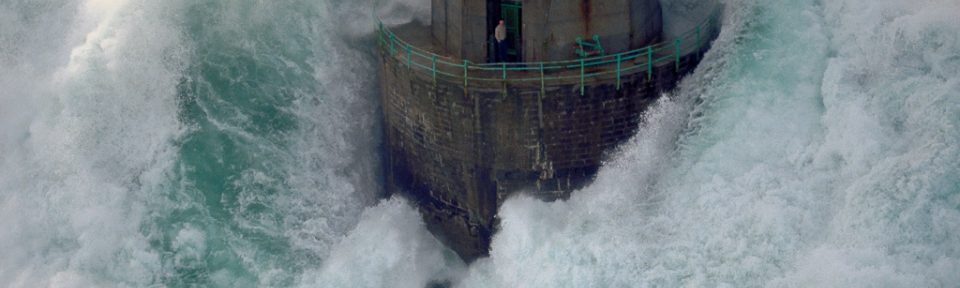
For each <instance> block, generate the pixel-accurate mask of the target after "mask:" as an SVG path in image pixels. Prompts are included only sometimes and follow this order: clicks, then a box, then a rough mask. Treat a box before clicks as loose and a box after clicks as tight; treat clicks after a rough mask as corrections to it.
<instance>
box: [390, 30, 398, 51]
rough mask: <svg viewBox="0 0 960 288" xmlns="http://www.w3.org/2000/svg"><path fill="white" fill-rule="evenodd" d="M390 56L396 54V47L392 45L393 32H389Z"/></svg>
mask: <svg viewBox="0 0 960 288" xmlns="http://www.w3.org/2000/svg"><path fill="white" fill-rule="evenodd" d="M389 35H390V56H395V55H396V54H397V49H396V48H394V47H393V42H395V41H394V39H393V33H390V34H389Z"/></svg>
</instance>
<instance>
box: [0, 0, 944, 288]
mask: <svg viewBox="0 0 960 288" xmlns="http://www.w3.org/2000/svg"><path fill="white" fill-rule="evenodd" d="M368 2H372V1H368ZM368 2H358V1H347V0H340V1H338V0H293V1H252V0H251V1H245V0H237V1H191V0H171V1H147V0H85V1H84V0H0V286H4V287H7V286H9V287H184V286H214V287H263V286H267V287H290V286H302V287H424V286H427V285H430V284H445V285H452V286H462V287H636V286H656V287H674V286H693V287H699V286H707V287H716V286H726V287H752V286H772V287H938V286H953V285H957V283H960V272H958V271H960V164H958V163H960V18H958V17H956V11H960V2H958V1H956V0H914V1H905V0H879V1H877V0H833V1H816V0H795V1H786V0H782V1H781V0H770V1H761V0H727V1H724V2H725V3H724V4H725V16H724V26H723V31H722V33H721V35H720V37H719V39H718V40H717V41H716V42H715V44H714V47H713V49H712V50H711V51H710V52H709V53H708V54H707V55H706V57H705V59H704V62H703V63H702V64H701V66H700V67H699V68H698V70H697V71H696V72H695V73H694V74H692V75H690V76H689V77H687V79H685V80H684V82H683V83H682V84H681V85H680V87H679V88H678V90H677V91H675V92H674V93H672V94H670V95H666V97H665V98H663V100H662V101H660V102H658V103H657V105H656V106H655V107H654V108H652V109H651V110H650V111H649V113H648V114H647V115H646V116H645V117H646V120H647V121H646V124H645V126H644V127H643V128H642V129H641V131H640V132H639V133H638V134H637V136H636V137H635V138H634V139H632V140H631V141H630V142H629V143H627V144H625V145H624V146H623V147H621V148H620V151H619V152H618V153H617V154H616V156H614V157H612V158H611V159H609V161H608V163H607V164H606V165H605V166H604V168H603V169H602V170H601V172H600V174H599V175H598V176H597V179H596V181H595V183H593V184H592V185H590V186H589V187H587V188H585V189H583V190H582V191H577V192H575V193H574V195H573V196H572V197H571V199H570V200H568V201H561V202H553V203H542V202H539V201H536V200H533V199H530V198H527V197H522V196H521V197H516V198H514V199H510V200H508V201H507V202H506V203H505V204H504V205H503V207H502V210H501V214H500V217H501V219H502V227H501V230H500V231H499V232H498V233H497V234H496V235H495V237H494V242H493V248H492V251H491V254H492V255H491V257H490V258H487V259H482V260H480V261H477V262H475V263H473V264H471V265H469V266H467V265H464V264H463V263H462V262H461V261H459V260H458V259H457V258H456V257H455V256H454V255H453V254H452V253H451V252H450V251H449V250H447V249H445V248H444V247H443V246H442V245H441V244H439V242H437V241H436V240H435V239H434V238H433V237H432V236H431V235H430V234H429V233H427V232H426V229H425V228H424V226H423V223H422V222H421V221H420V218H419V215H418V214H417V212H416V210H415V209H413V208H411V207H409V205H408V204H406V203H405V202H404V201H403V200H400V199H387V200H378V199H379V198H380V197H381V196H382V195H380V191H381V187H380V186H381V182H382V179H381V175H380V166H379V165H380V163H379V159H380V155H379V154H378V153H380V152H379V149H378V145H380V144H381V143H380V142H381V141H382V140H381V137H380V135H379V132H378V131H379V130H380V127H379V123H378V121H379V118H378V115H377V113H378V110H377V109H378V105H379V102H378V100H377V99H378V98H377V97H378V96H377V93H378V89H377V87H376V85H377V79H376V78H375V77H374V76H373V75H375V74H376V66H375V62H374V57H373V54H372V53H371V52H372V47H373V45H374V42H373V41H372V39H373V38H372V36H373V35H372V24H371V23H372V20H371V16H370V15H371V13H370V11H371V10H372V3H368ZM409 2H416V3H404V2H401V1H395V2H393V3H388V4H387V5H386V6H385V7H384V8H383V9H386V10H387V12H388V13H390V14H391V15H392V17H391V18H390V19H388V20H389V21H388V22H389V23H402V22H406V21H411V20H419V21H423V19H422V18H424V17H423V15H424V11H427V10H426V8H425V6H423V4H420V3H421V2H424V1H409ZM698 2H699V1H693V0H671V1H664V7H665V9H666V11H667V12H668V19H669V20H670V21H671V24H670V25H673V26H669V25H668V29H675V30H682V28H678V27H683V26H684V25H685V23H689V22H690V21H691V20H689V19H687V18H685V16H684V15H685V14H688V13H687V12H689V11H698V10H702V9H700V8H699V7H701V6H700V4H698ZM687 16H689V15H687ZM671 27H672V28H671ZM378 201H379V202H378Z"/></svg>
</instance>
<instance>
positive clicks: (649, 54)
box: [647, 45, 653, 81]
mask: <svg viewBox="0 0 960 288" xmlns="http://www.w3.org/2000/svg"><path fill="white" fill-rule="evenodd" d="M650 80H653V46H652V45H651V46H647V81H650Z"/></svg>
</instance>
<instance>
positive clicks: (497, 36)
mask: <svg viewBox="0 0 960 288" xmlns="http://www.w3.org/2000/svg"><path fill="white" fill-rule="evenodd" d="M493 38H494V40H496V43H495V44H494V50H497V51H496V56H494V57H493V62H507V25H506V24H505V23H504V22H503V19H501V20H500V24H498V25H497V28H496V29H494V31H493Z"/></svg>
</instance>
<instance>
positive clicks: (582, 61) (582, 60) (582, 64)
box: [580, 58, 585, 96]
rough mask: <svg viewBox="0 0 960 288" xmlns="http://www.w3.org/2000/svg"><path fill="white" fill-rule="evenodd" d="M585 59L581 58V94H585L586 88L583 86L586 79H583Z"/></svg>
mask: <svg viewBox="0 0 960 288" xmlns="http://www.w3.org/2000/svg"><path fill="white" fill-rule="evenodd" d="M584 61H585V60H584V59H583V58H580V96H583V89H584V87H583V82H584V81H583V77H584V76H583V68H584V64H585V63H584Z"/></svg>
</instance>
